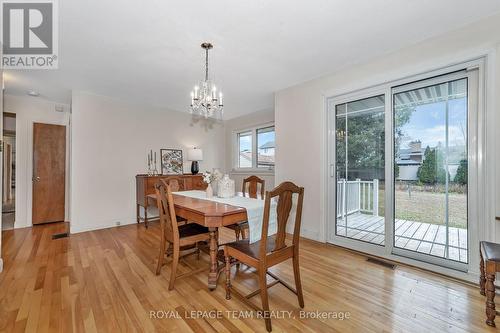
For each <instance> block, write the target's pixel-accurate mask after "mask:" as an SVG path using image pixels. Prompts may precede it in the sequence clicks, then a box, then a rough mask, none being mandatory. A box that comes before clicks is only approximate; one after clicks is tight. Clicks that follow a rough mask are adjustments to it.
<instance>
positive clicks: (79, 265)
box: [0, 217, 495, 332]
mask: <svg viewBox="0 0 500 333" xmlns="http://www.w3.org/2000/svg"><path fill="white" fill-rule="evenodd" d="M381 221H382V223H383V220H380V217H373V218H372V219H370V221H368V222H366V223H364V222H362V221H361V220H359V217H358V220H357V222H356V223H357V224H358V226H360V227H362V226H363V225H365V226H368V227H370V229H371V230H365V231H364V232H365V234H362V233H360V231H359V230H358V231H357V232H358V234H359V235H363V236H364V237H365V238H364V239H366V240H369V241H373V242H377V243H383V241H384V239H383V235H381V234H377V233H375V232H374V231H375V230H377V229H378V228H379V225H378V223H380V222H381ZM367 223H368V224H367ZM396 225H397V226H399V229H400V230H401V234H404V233H405V232H408V234H411V236H413V237H416V236H418V237H421V236H422V238H428V237H431V236H436V234H437V233H436V232H435V231H436V230H437V229H436V228H434V227H433V226H432V225H431V226H428V227H427V229H428V230H426V232H425V233H424V231H422V226H419V228H416V227H413V228H414V229H415V230H413V229H412V230H410V229H409V228H411V225H412V223H410V222H408V221H399V220H398V221H397V222H396ZM431 228H432V229H431ZM66 229H67V225H66V224H62V223H57V224H48V225H43V226H37V227H34V228H27V229H18V230H10V231H4V233H3V235H4V242H3V243H2V253H3V254H4V272H3V273H1V274H0V331H1V332H17V331H20V332H24V331H26V332H35V331H37V332H75V331H79V332H80V331H82V332H83V331H85V332H124V331H140V332H154V331H156V332H265V331H266V330H265V326H264V322H263V320H260V319H256V318H239V319H236V318H233V317H228V316H227V315H226V313H225V311H249V312H250V310H251V309H250V308H248V307H247V306H245V305H244V304H242V303H241V302H240V301H238V299H235V298H233V299H231V300H229V301H228V300H226V299H225V291H224V288H223V282H224V275H222V277H221V279H220V280H219V286H218V288H217V289H216V290H214V291H208V289H207V285H206V283H207V271H204V272H202V273H198V274H196V275H193V276H191V277H188V278H184V279H180V280H178V281H176V284H175V289H174V290H173V291H169V290H168V279H169V275H170V267H169V265H168V264H167V265H165V266H164V267H163V269H162V271H161V274H160V275H158V276H157V275H155V274H154V269H155V263H156V257H157V251H158V244H159V227H158V224H157V223H151V224H150V227H149V228H148V229H145V228H144V226H143V225H128V226H122V227H119V228H111V229H106V230H98V231H91V232H85V233H80V234H75V235H71V236H70V237H69V238H62V239H56V240H52V239H51V235H52V234H54V233H57V232H61V231H64V230H66ZM435 229H436V230H435ZM409 230H410V231H412V232H410V231H409ZM220 234H221V238H222V239H221V242H225V241H229V240H231V239H234V233H233V232H231V231H230V230H225V229H223V230H221V232H220ZM457 235H458V237H459V239H458V244H461V243H460V237H461V236H462V235H461V234H460V233H459V232H458V233H457ZM398 237H399V236H398ZM399 239H401V240H402V241H405V242H407V243H408V240H409V238H403V237H399ZM433 240H434V239H433ZM417 241H420V240H417ZM424 243H426V244H427V245H426V246H427V248H425V250H424V248H423V244H424ZM428 244H432V243H430V242H424V241H422V242H421V243H419V245H417V246H418V247H417V250H421V251H422V252H425V253H427V252H433V253H434V254H436V253H441V252H443V251H444V247H443V246H442V245H439V244H434V245H437V246H435V247H433V248H432V249H431V248H429V246H428ZM300 246H301V249H300V261H301V263H300V266H301V274H302V283H303V289H304V298H305V304H306V306H305V310H306V311H310V313H315V312H314V311H329V312H331V311H337V312H340V311H341V312H349V314H350V318H349V319H345V320H338V319H316V318H301V317H300V312H299V311H300V309H299V308H298V305H297V298H296V296H295V295H294V294H293V293H291V292H289V291H288V290H287V289H286V288H284V287H282V286H280V285H276V286H273V287H272V288H270V290H269V297H270V307H271V309H272V310H282V311H291V313H292V314H293V315H294V317H293V318H287V319H273V332H424V331H426V332H446V331H453V332H494V331H495V330H494V329H492V328H490V327H488V326H486V325H485V324H484V319H485V318H484V308H485V299H484V297H483V296H481V295H480V294H479V290H478V288H475V287H471V286H469V285H467V284H462V283H459V282H457V281H454V280H450V279H446V278H444V277H442V276H438V275H434V274H431V273H426V272H424V271H422V270H417V269H413V268H410V267H407V266H404V265H398V267H397V268H396V269H395V270H391V269H389V268H386V267H383V266H378V265H374V264H367V263H366V257H364V256H363V255H360V254H356V253H352V252H350V251H346V250H344V249H342V248H339V247H335V246H332V245H327V244H321V243H317V242H313V241H308V240H302V241H301V243H300ZM412 246H413V243H412ZM439 246H441V247H439ZM453 251H455V250H453ZM457 251H458V252H456V253H457V254H456V255H459V256H462V255H466V254H465V253H461V252H460V249H458V248H457ZM454 253H455V252H454ZM453 255H455V254H453ZM208 264H209V260H208V257H207V256H206V255H202V256H201V258H200V260H196V257H195V256H191V257H188V258H187V259H186V260H185V261H181V263H180V267H179V270H180V271H181V272H186V271H189V270H190V269H191V268H198V267H203V266H206V267H207V269H208ZM272 271H273V272H274V273H275V274H277V275H278V276H280V277H282V278H283V279H284V280H286V281H288V282H289V283H292V284H293V270H292V267H291V264H290V263H283V264H280V265H277V266H276V267H273V268H272ZM232 279H233V285H235V286H236V287H237V288H239V289H241V290H242V291H245V292H251V291H253V290H255V289H257V288H258V282H257V279H256V275H255V274H254V270H253V269H248V268H246V267H244V266H242V267H241V268H240V270H239V271H238V272H236V267H233V270H232ZM270 281H271V279H270V280H269V282H270ZM253 301H254V302H255V304H257V305H260V299H259V297H258V296H256V297H255V299H253ZM176 309H177V311H179V312H181V313H182V315H181V316H180V317H179V319H176V318H170V319H166V318H163V319H159V318H154V317H151V312H155V311H168V310H171V311H176ZM207 310H223V311H224V315H223V317H222V318H205V319H200V318H198V319H195V318H191V317H189V316H188V315H187V314H190V313H191V312H194V313H196V311H207Z"/></svg>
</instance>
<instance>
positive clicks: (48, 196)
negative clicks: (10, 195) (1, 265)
mask: <svg viewBox="0 0 500 333" xmlns="http://www.w3.org/2000/svg"><path fill="white" fill-rule="evenodd" d="M65 184H66V126H62V125H50V124H41V123H34V124H33V224H40V223H47V222H57V221H64V211H65V209H64V208H65V197H64V193H65Z"/></svg>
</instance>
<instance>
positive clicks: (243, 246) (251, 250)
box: [225, 236, 275, 258]
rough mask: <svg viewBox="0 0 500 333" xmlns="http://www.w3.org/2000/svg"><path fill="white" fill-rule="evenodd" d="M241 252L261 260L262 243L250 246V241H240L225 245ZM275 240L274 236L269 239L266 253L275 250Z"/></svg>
mask: <svg viewBox="0 0 500 333" xmlns="http://www.w3.org/2000/svg"><path fill="white" fill-rule="evenodd" d="M225 245H226V246H227V247H231V248H233V249H235V250H237V251H239V252H242V253H245V254H246V255H248V256H250V257H252V258H259V254H260V241H258V242H255V243H252V244H250V242H249V240H248V239H242V240H238V241H236V242H232V243H227V244H225ZM274 245H275V239H274V237H273V236H269V237H267V244H266V253H269V252H271V251H272V250H274Z"/></svg>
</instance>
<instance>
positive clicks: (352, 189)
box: [337, 179, 379, 219]
mask: <svg viewBox="0 0 500 333" xmlns="http://www.w3.org/2000/svg"><path fill="white" fill-rule="evenodd" d="M378 190H379V181H378V179H373V180H361V179H356V180H346V179H340V180H338V181H337V218H342V219H343V218H344V217H345V216H346V215H350V214H354V213H358V212H360V213H365V214H372V215H375V216H378V192H379V191H378Z"/></svg>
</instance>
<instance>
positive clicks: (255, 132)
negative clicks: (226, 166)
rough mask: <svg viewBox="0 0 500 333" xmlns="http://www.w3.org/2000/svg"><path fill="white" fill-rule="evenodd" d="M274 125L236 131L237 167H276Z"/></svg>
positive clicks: (270, 168)
mask: <svg viewBox="0 0 500 333" xmlns="http://www.w3.org/2000/svg"><path fill="white" fill-rule="evenodd" d="M274 153H275V134H274V125H269V124H268V125H265V126H264V125H263V126H257V127H254V128H250V129H245V130H242V131H238V132H236V156H237V157H236V160H235V169H262V170H266V169H267V170H272V169H274Z"/></svg>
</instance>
